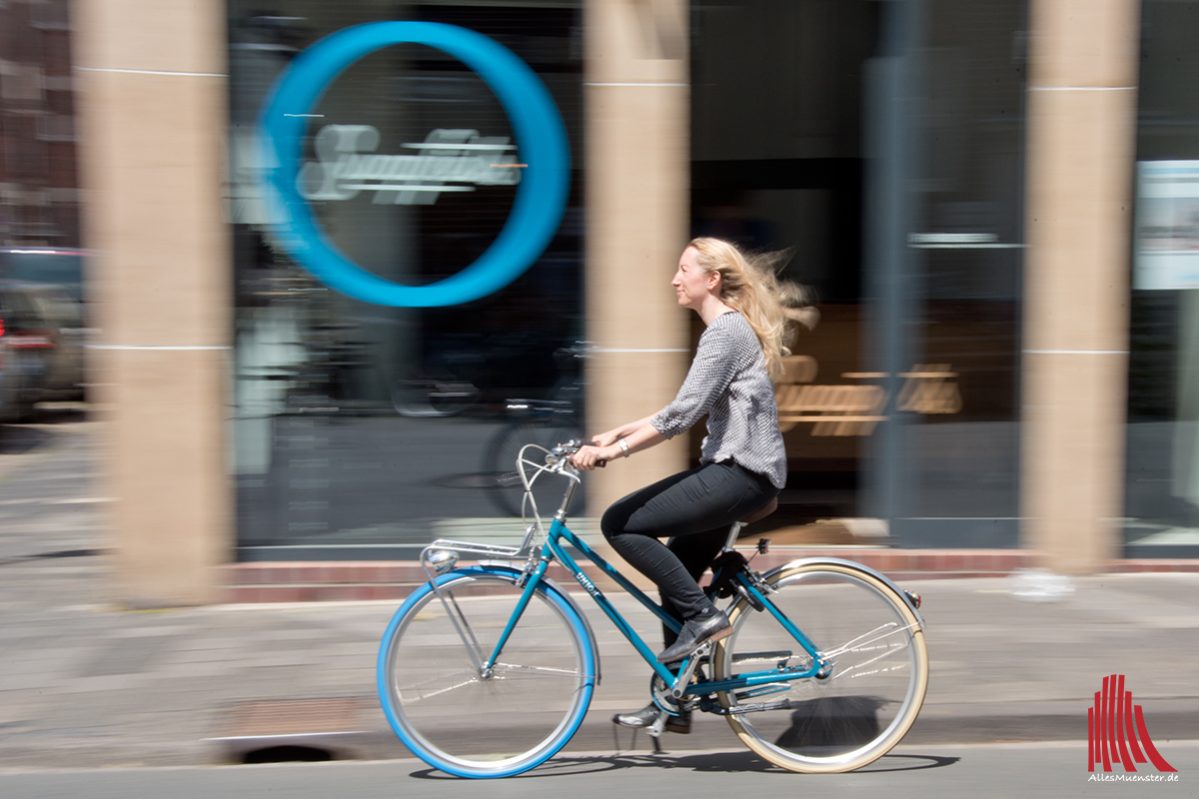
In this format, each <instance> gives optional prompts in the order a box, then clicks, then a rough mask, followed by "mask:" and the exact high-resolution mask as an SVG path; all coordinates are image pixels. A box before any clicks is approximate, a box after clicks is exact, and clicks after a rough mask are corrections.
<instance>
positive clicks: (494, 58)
mask: <svg viewBox="0 0 1199 799" xmlns="http://www.w3.org/2000/svg"><path fill="white" fill-rule="evenodd" d="M396 44H422V45H426V46H428V47H434V48H436V49H438V50H441V51H443V52H445V53H448V54H449V55H452V56H454V57H455V58H457V59H458V60H459V61H462V62H463V63H464V64H466V65H467V66H468V67H470V68H471V69H472V70H473V71H474V72H475V73H477V74H478V75H479V77H481V78H482V79H483V80H484V81H485V82H486V83H487V84H488V86H490V87H491V90H492V91H493V92H494V93H495V95H496V97H497V98H499V101H500V104H501V105H502V106H503V107H504V109H505V110H506V111H507V113H508V117H509V119H510V121H511V123H512V129H513V132H514V133H515V136H516V141H517V145H518V146H519V147H520V152H521V156H522V160H523V161H524V162H525V164H527V166H526V167H524V168H523V169H522V173H523V175H522V178H521V181H520V183H519V184H518V185H517V189H516V198H515V200H514V201H513V204H512V211H511V213H510V214H509V216H508V221H507V223H506V224H505V225H504V228H503V230H501V231H500V234H499V236H497V237H496V239H495V241H494V242H492V244H491V246H490V247H489V248H488V249H487V250H486V251H485V252H484V253H483V254H482V255H481V256H479V258H478V260H476V261H475V262H474V263H472V264H470V265H469V266H467V267H465V268H464V269H462V270H461V271H459V272H457V273H455V274H453V275H451V276H449V277H447V278H445V279H443V280H440V281H438V282H436V283H431V284H428V285H424V286H407V285H402V284H400V283H395V282H392V281H390V280H385V279H384V278H381V277H379V276H378V275H375V274H373V273H372V272H370V271H368V270H366V269H364V268H363V267H361V266H359V265H358V264H357V263H355V262H354V261H352V260H351V259H349V258H347V257H346V256H345V255H344V254H343V253H342V252H340V251H339V250H338V249H337V247H336V246H335V245H334V244H333V243H332V242H330V241H329V239H328V238H327V237H326V236H325V234H324V232H323V231H322V230H321V229H320V227H319V225H318V224H317V222H316V220H315V219H314V218H313V215H312V209H311V207H310V206H309V204H308V202H307V201H306V200H305V199H304V198H303V197H302V196H301V194H300V190H299V187H298V185H297V178H298V175H299V166H300V156H301V142H302V140H303V137H304V133H305V131H306V130H307V125H308V116H309V115H310V112H311V110H312V108H313V106H314V105H315V104H316V102H317V100H318V99H320V97H321V95H322V94H323V93H324V91H325V89H326V88H328V86H329V85H330V84H331V83H332V82H333V80H334V79H335V78H336V77H337V76H338V75H339V74H341V72H342V71H344V70H345V69H346V68H347V67H349V66H350V65H351V64H353V63H354V62H356V61H358V60H359V59H361V58H363V57H364V56H367V55H369V54H370V53H373V52H375V51H376V50H381V49H382V48H384V47H389V46H391V45H396ZM261 130H262V135H263V142H264V144H265V147H266V148H267V150H266V154H267V161H266V163H267V169H266V170H265V177H264V180H265V183H266V187H267V191H268V194H269V193H273V194H274V196H275V198H277V199H278V201H279V208H280V210H281V212H282V216H283V219H282V223H281V225H280V230H279V231H278V233H279V235H278V239H279V241H280V242H281V244H282V245H283V247H284V248H285V249H286V250H287V251H288V253H289V254H290V255H291V256H292V257H293V258H294V259H295V260H296V261H297V262H299V263H300V264H301V265H302V266H303V267H304V268H306V269H307V270H308V271H310V272H311V273H312V274H313V275H314V276H315V277H316V278H317V279H318V280H320V281H322V282H323V283H325V284H326V285H327V286H329V287H330V288H333V289H336V290H338V291H340V292H342V293H343V294H347V295H349V296H351V297H355V298H357V299H359V300H363V301H365V302H370V303H375V304H377V305H390V306H395V307H407V308H418V307H423V308H428V307H435V306H446V305H458V304H461V303H465V302H470V301H471V300H476V299H478V298H480V297H485V296H487V295H488V294H491V293H493V292H495V291H498V290H499V289H501V288H503V287H504V286H506V285H508V284H509V283H511V282H512V281H513V280H515V279H516V278H518V277H520V275H522V274H523V273H524V272H525V270H527V269H528V268H529V267H530V266H531V265H532V264H533V262H534V261H536V260H537V258H538V257H539V256H540V255H541V253H542V252H543V251H544V250H545V248H546V246H547V245H548V244H549V242H550V239H552V238H553V235H554V233H555V231H556V230H557V229H558V224H559V222H560V221H561V219H562V214H563V212H564V211H565V208H566V199H567V190H568V188H569V185H568V184H569V179H570V177H569V169H570V150H569V147H568V146H567V141H566V129H565V127H564V126H563V124H562V118H561V116H559V114H558V109H557V107H556V106H555V105H554V101H553V100H552V99H551V97H550V95H549V92H548V91H547V90H546V88H545V86H544V85H543V84H542V83H541V81H540V80H538V78H537V76H536V75H535V74H534V73H533V71H532V70H531V69H530V68H529V67H528V65H526V64H525V63H524V62H523V61H521V60H520V59H519V58H517V57H516V55H514V54H513V53H512V52H511V51H510V50H508V49H507V48H505V47H504V46H502V45H500V44H499V43H498V42H495V41H493V40H492V39H489V38H487V37H486V36H483V35H481V34H479V33H475V32H474V31H470V30H467V29H465V28H459V27H456V26H454V25H446V24H442V23H438V22H370V23H366V24H364V25H355V26H353V27H350V28H346V29H344V30H341V31H338V32H336V33H333V34H331V35H329V36H326V37H325V38H323V39H321V40H320V41H318V42H317V43H316V44H314V45H312V46H311V47H309V48H308V49H307V50H305V51H304V52H303V53H301V54H300V55H299V56H298V57H297V58H296V59H295V61H293V62H292V64H291V66H290V67H289V68H288V69H287V71H286V72H285V73H284V74H283V76H282V77H281V78H280V79H279V82H278V83H277V84H276V86H275V89H274V92H273V94H272V95H271V97H270V98H269V99H268V101H267V104H266V107H265V108H264V109H263V113H262V118H261Z"/></svg>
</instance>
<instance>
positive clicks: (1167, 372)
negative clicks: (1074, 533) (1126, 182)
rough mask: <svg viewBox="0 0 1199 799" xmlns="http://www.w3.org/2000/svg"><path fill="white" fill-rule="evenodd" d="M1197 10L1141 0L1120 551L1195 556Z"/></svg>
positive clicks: (1198, 474) (1198, 517)
mask: <svg viewBox="0 0 1199 799" xmlns="http://www.w3.org/2000/svg"><path fill="white" fill-rule="evenodd" d="M1196 24H1199V3H1197V2H1193V1H1192V2H1177V1H1175V2H1163V1H1162V0H1145V2H1144V3H1143V5H1142V37H1141V76H1140V86H1139V92H1138V109H1137V165H1136V174H1135V177H1133V178H1132V179H1134V180H1135V188H1136V214H1135V228H1134V235H1133V237H1132V239H1133V253H1132V264H1133V266H1132V269H1133V276H1132V286H1133V291H1132V304H1131V312H1130V327H1131V329H1130V347H1129V382H1128V439H1127V441H1128V449H1127V490H1126V495H1125V497H1126V499H1125V503H1126V508H1127V511H1126V515H1127V517H1128V518H1127V519H1126V522H1125V544H1126V554H1127V555H1128V556H1130V557H1170V556H1172V555H1189V556H1194V555H1195V554H1197V553H1199V188H1196V187H1197V186H1199V139H1197V138H1196V127H1197V123H1196V122H1195V120H1196V119H1199V98H1196V97H1195V93H1194V91H1193V90H1192V84H1191V82H1190V81H1189V80H1187V79H1186V77H1185V76H1187V75H1190V74H1192V71H1191V69H1190V68H1191V65H1194V66H1195V67H1196V68H1199V54H1196V53H1195V52H1194V48H1193V47H1192V46H1191V43H1190V40H1189V39H1188V33H1189V31H1190V30H1194V26H1195V25H1196Z"/></svg>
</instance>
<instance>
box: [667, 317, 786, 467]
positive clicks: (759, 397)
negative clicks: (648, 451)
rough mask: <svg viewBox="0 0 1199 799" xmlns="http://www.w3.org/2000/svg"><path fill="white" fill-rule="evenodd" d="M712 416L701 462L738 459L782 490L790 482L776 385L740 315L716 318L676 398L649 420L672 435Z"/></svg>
mask: <svg viewBox="0 0 1199 799" xmlns="http://www.w3.org/2000/svg"><path fill="white" fill-rule="evenodd" d="M705 414H707V416H708V435H707V436H706V437H705V438H704V443H703V446H702V448H701V452H700V463H719V462H720V461H728V460H732V461H736V462H737V463H738V464H739V465H741V466H743V467H744V468H746V469H748V470H749V471H751V472H756V473H758V474H761V475H764V476H766V477H768V478H769V479H770V482H771V483H772V484H774V486H775V487H777V488H782V487H783V484H784V483H785V482H786V480H787V453H786V451H785V450H784V449H783V436H782V433H780V432H779V419H778V408H777V407H776V406H775V404H774V386H773V385H772V384H771V382H770V378H769V376H767V374H766V358H765V356H763V354H762V347H761V345H760V344H759V343H758V337H757V336H756V335H754V331H753V328H752V327H750V326H749V322H748V321H746V319H745V317H744V316H742V315H741V314H739V313H725V314H721V315H720V316H718V317H716V318H715V319H713V320H712V324H710V325H708V329H707V330H705V331H704V333H703V335H702V336H700V337H699V347H698V349H696V351H695V360H693V361H692V362H691V368H690V369H689V370H688V372H687V379H686V380H684V381H683V386H682V388H680V389H679V393H678V395H677V396H676V397H675V398H674V401H673V402H671V403H670V404H669V405H667V406H666V407H665V408H663V409H662V410H661V411H659V412H658V413H657V414H655V415H654V416H653V418H651V419H650V424H652V425H653V426H654V429H656V430H657V431H658V432H659V433H661V434H662V435H664V436H666V437H667V438H673V437H674V436H677V435H678V434H679V433H684V432H686V431H687V430H690V429H691V427H692V425H694V424H695V423H696V422H698V421H699V420H700V419H702V418H703V416H704V415H705Z"/></svg>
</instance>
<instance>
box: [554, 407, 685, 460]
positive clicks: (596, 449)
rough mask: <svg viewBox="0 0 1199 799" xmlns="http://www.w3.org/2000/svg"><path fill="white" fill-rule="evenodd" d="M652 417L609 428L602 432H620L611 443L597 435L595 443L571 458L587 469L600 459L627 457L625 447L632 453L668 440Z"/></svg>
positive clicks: (606, 434) (583, 448)
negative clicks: (655, 424) (654, 423)
mask: <svg viewBox="0 0 1199 799" xmlns="http://www.w3.org/2000/svg"><path fill="white" fill-rule="evenodd" d="M651 418H652V417H649V416H647V417H646V418H644V419H638V420H637V421H635V422H629V423H628V424H626V425H621V426H620V427H617V428H615V429H614V430H609V431H608V432H607V433H604V434H602V435H604V436H608V435H615V434H619V435H615V438H613V439H612V441H611V442H609V443H601V442H600V441H599V436H597V437H596V441H595V443H594V444H588V445H586V446H584V447H582V448H581V449H579V451H578V452H576V453H575V454H574V456H573V457H572V458H571V462H572V463H574V465H575V466H577V467H578V468H580V469H583V470H584V471H587V470H590V469H594V468H595V467H596V466H598V465H599V462H600V461H611V460H616V459H617V458H622V457H625V447H627V448H628V454H629V455H632V454H633V453H634V452H639V451H641V450H643V449H649V448H650V447H652V446H654V445H656V444H660V443H662V442H663V441H665V440H666V436H664V435H662V434H661V433H659V432H658V431H657V429H656V428H655V427H654V426H653V425H652V424H650V423H649V420H650V419H651ZM614 442H622V443H623V444H624V446H623V447H622V446H621V445H620V444H618V443H614Z"/></svg>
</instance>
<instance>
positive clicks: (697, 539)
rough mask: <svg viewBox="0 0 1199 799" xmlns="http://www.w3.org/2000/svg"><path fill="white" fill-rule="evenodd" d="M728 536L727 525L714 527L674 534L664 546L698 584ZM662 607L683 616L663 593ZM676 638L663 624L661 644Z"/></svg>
mask: <svg viewBox="0 0 1199 799" xmlns="http://www.w3.org/2000/svg"><path fill="white" fill-rule="evenodd" d="M728 536H729V528H728V527H727V526H725V527H716V528H714V529H712V530H705V531H703V532H700V533H696V534H694V535H683V536H675V537H674V538H672V539H670V540H669V541H667V542H666V548H667V549H669V550H670V551H671V552H673V553H674V555H675V557H676V558H678V559H679V562H680V563H682V564H683V568H684V569H686V570H687V574H688V575H690V577H691V579H692V580H695V582H696V584H697V585H698V584H699V578H700V577H702V576H703V574H704V572H705V571H707V569H708V567H709V566H711V565H712V561H714V560H716V556H717V555H719V554H720V548H721V547H723V546H724V542H725V541H726V540H727V539H728ZM662 609H663V610H665V611H666V612H667V613H669V614H670V615H672V616H674V617H675V618H676V619H679V620H680V621H682V618H683V617H682V615H681V614H680V613H679V609H678V608H676V607H675V606H674V603H673V602H671V601H670V597H668V596H666V595H665V594H663V595H662ZM676 638H678V633H676V632H675V631H674V630H672V629H670V628H669V627H667V626H666V625H665V624H663V625H662V641H663V645H664V646H670V645H671V644H673V643H674V641H675V639H676Z"/></svg>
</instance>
